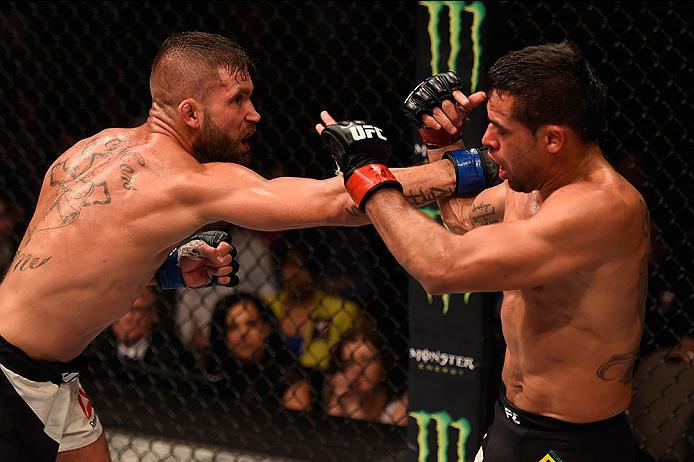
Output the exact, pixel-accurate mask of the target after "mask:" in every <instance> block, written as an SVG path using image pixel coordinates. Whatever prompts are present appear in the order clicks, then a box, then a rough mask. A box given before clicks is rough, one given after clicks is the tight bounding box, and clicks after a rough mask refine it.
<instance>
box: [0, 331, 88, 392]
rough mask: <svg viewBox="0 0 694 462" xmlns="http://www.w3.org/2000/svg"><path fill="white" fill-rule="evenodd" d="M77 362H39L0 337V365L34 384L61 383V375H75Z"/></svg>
mask: <svg viewBox="0 0 694 462" xmlns="http://www.w3.org/2000/svg"><path fill="white" fill-rule="evenodd" d="M78 363H79V361H75V360H73V361H70V362H67V363H61V362H57V361H39V360H37V359H34V358H32V357H30V356H29V355H28V354H26V353H25V352H24V351H23V350H22V349H21V348H19V347H17V346H15V345H13V344H11V343H10V342H8V341H7V340H6V339H5V338H3V337H2V335H0V364H2V365H3V366H4V367H6V368H7V369H9V370H11V371H12V372H14V373H15V374H19V375H21V376H22V377H24V378H25V379H29V380H33V381H34V382H54V383H62V382H64V381H65V380H63V374H68V375H72V374H76V373H77V367H78V366H79V364H78Z"/></svg>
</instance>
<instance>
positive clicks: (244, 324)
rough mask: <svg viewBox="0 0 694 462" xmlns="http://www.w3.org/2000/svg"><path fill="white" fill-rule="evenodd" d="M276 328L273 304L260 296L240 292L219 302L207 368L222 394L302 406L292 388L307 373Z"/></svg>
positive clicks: (230, 396) (210, 340) (214, 384)
mask: <svg viewBox="0 0 694 462" xmlns="http://www.w3.org/2000/svg"><path fill="white" fill-rule="evenodd" d="M276 326H277V325H276V322H275V320H274V318H273V316H272V314H271V313H270V310H269V309H268V308H267V305H265V303H263V302H262V301H261V300H260V299H259V298H258V297H256V296H254V295H251V294H248V293H237V294H234V295H230V296H228V297H225V298H224V299H222V300H220V301H219V302H218V303H217V306H216V307H215V311H214V315H213V321H212V325H211V328H210V339H209V342H210V344H211V345H212V354H211V355H210V356H209V358H208V360H207V364H206V365H205V369H206V372H207V376H208V378H209V380H210V381H211V382H212V384H213V387H214V389H215V390H216V392H217V394H218V396H228V397H229V398H230V399H231V401H232V402H234V401H236V400H240V401H241V402H243V403H245V404H249V403H252V402H255V403H256V404H258V403H265V404H268V403H273V404H277V405H279V406H284V407H288V408H290V409H293V408H295V407H296V406H295V404H294V402H295V401H296V399H297V398H298V397H297V396H295V395H294V393H295V392H294V389H293V388H292V385H293V384H294V383H296V382H298V381H299V380H301V379H305V375H304V374H303V373H302V370H301V368H300V367H299V365H298V362H297V360H296V358H294V356H293V355H292V354H291V352H290V351H289V350H288V349H287V347H286V345H285V344H284V342H283V341H282V339H281V337H280V336H279V333H278V332H277V329H276ZM227 391H231V394H229V393H226V392H227ZM306 399H307V397H306V396H304V397H303V401H305V400H306ZM267 407H269V408H272V406H267Z"/></svg>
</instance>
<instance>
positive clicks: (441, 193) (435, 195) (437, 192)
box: [405, 188, 453, 207]
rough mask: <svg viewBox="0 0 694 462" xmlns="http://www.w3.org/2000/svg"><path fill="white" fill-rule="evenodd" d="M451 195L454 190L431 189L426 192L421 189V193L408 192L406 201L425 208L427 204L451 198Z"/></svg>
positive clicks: (412, 190) (411, 190)
mask: <svg viewBox="0 0 694 462" xmlns="http://www.w3.org/2000/svg"><path fill="white" fill-rule="evenodd" d="M451 194H453V190H452V189H445V188H429V190H428V191H425V190H424V189H422V188H419V191H416V190H414V189H410V190H409V191H406V192H405V199H406V200H407V202H409V203H410V204H412V205H413V206H415V207H423V206H425V205H427V204H431V203H432V202H434V201H435V200H436V199H442V198H444V197H448V196H450V195H451Z"/></svg>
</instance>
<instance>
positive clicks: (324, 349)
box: [268, 245, 360, 394]
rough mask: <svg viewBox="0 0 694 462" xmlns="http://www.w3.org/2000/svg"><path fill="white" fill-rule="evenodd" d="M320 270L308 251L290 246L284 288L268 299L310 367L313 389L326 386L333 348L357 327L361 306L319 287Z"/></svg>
mask: <svg viewBox="0 0 694 462" xmlns="http://www.w3.org/2000/svg"><path fill="white" fill-rule="evenodd" d="M317 273H318V271H317V268H316V267H315V263H314V261H313V260H312V259H311V258H309V257H308V252H307V251H306V250H304V249H301V248H300V247H299V246H298V245H293V246H292V247H290V248H289V249H287V251H286V253H285V255H284V258H282V264H281V269H280V279H281V281H282V289H281V291H280V292H279V293H278V294H277V295H276V296H274V297H270V298H269V299H268V303H269V305H270V308H271V309H272V312H273V313H274V315H275V317H276V318H277V321H278V323H279V331H280V334H281V335H282V338H283V339H284V341H285V343H286V344H287V346H288V347H289V349H290V350H291V351H292V352H294V354H295V355H296V356H297V357H298V358H299V362H300V364H301V365H302V366H303V367H304V368H305V369H306V370H307V372H308V374H309V376H310V379H311V386H312V387H313V390H312V391H313V393H315V394H318V391H319V390H321V389H322V385H323V378H324V372H325V371H326V370H327V369H328V366H329V365H330V350H331V349H332V348H333V347H334V346H335V345H336V344H337V343H338V342H339V341H340V340H341V339H342V338H343V337H344V336H345V335H346V334H347V333H348V332H349V331H350V330H351V329H352V328H353V327H354V325H355V323H356V322H357V320H358V318H359V316H360V310H359V307H358V306H357V305H356V304H355V303H353V302H350V301H346V300H344V299H342V298H339V297H336V296H333V295H328V294H327V293H325V292H324V291H322V290H320V289H318V288H317V287H316V285H317V284H316V275H317Z"/></svg>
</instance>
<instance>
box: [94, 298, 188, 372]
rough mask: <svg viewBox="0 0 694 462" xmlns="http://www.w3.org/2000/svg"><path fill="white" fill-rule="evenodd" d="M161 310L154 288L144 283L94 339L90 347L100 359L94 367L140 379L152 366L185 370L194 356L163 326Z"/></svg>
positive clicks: (163, 369) (171, 370)
mask: <svg viewBox="0 0 694 462" xmlns="http://www.w3.org/2000/svg"><path fill="white" fill-rule="evenodd" d="M160 311H161V299H160V298H159V295H158V293H157V291H156V289H154V287H153V286H147V287H145V288H144V289H143V291H142V293H141V294H140V296H139V297H138V298H137V299H136V300H135V301H134V302H133V305H132V307H131V308H130V311H128V312H127V313H126V314H125V315H124V316H123V317H122V318H120V319H119V320H118V321H116V322H114V323H113V324H112V325H111V328H110V329H108V330H107V331H104V333H102V334H101V335H100V336H99V337H97V339H95V341H94V343H93V347H92V348H93V349H94V350H95V351H94V353H93V354H95V355H96V356H97V357H98V359H99V364H97V366H96V367H97V368H101V367H104V368H106V369H107V371H111V372H113V373H115V374H116V377H120V378H123V379H126V380H132V379H133V377H135V379H136V380H139V379H141V378H143V377H142V376H144V375H147V374H148V373H149V372H151V371H152V368H157V369H160V370H162V371H166V372H167V373H170V372H179V373H180V372H188V370H189V369H190V368H191V367H192V366H193V363H194V360H193V356H192V354H191V353H190V352H188V351H186V350H185V349H184V348H183V346H182V345H181V344H180V342H179V340H178V338H177V337H176V335H175V334H173V333H172V332H167V330H166V329H164V328H163V326H162V325H161V323H160ZM143 366H149V368H148V367H144V368H143Z"/></svg>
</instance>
